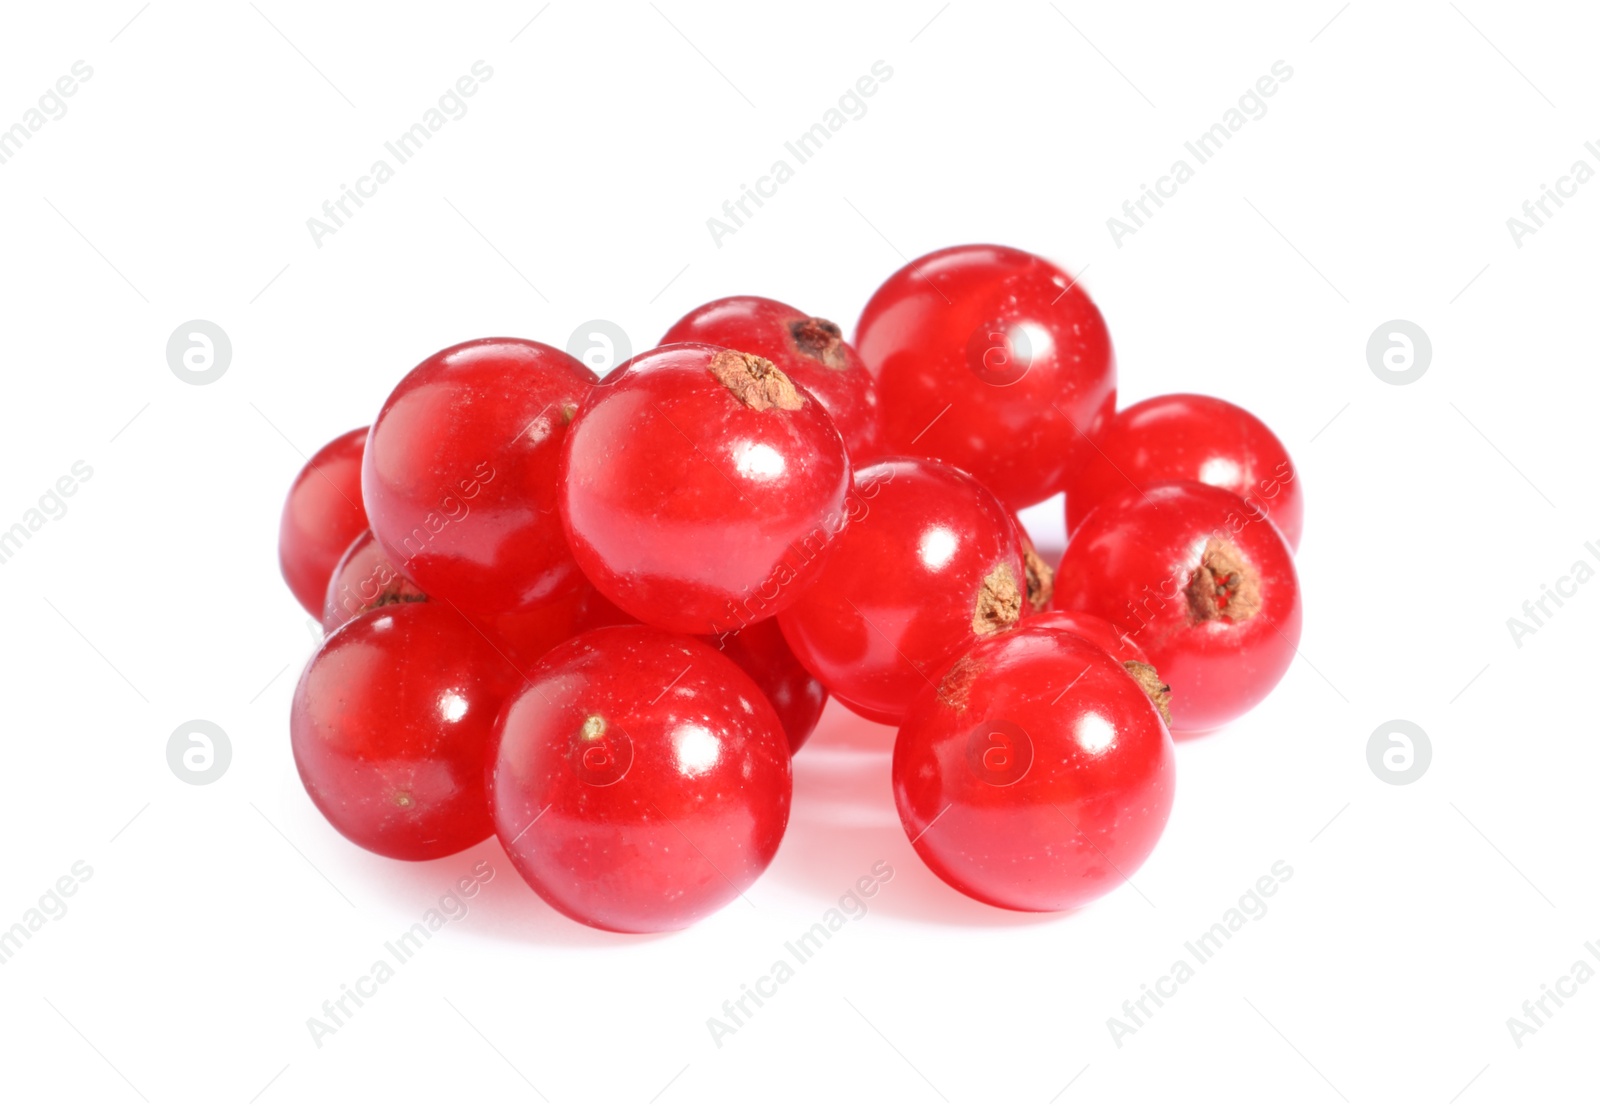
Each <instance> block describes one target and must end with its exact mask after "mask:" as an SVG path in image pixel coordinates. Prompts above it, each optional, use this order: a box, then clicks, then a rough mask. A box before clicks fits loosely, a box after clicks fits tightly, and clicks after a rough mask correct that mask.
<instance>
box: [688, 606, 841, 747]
mask: <svg viewBox="0 0 1600 1106" xmlns="http://www.w3.org/2000/svg"><path fill="white" fill-rule="evenodd" d="M708 640H709V641H710V643H711V644H712V645H713V646H716V647H717V648H719V649H721V650H722V655H723V656H725V657H727V658H728V659H729V660H731V661H732V662H733V663H734V664H736V665H738V666H739V667H740V668H742V669H743V670H744V673H745V675H747V676H749V677H750V678H751V679H752V680H754V681H755V682H756V686H757V687H759V688H760V689H761V690H762V691H763V692H764V693H765V694H766V696H767V702H769V703H771V704H772V709H773V710H775V711H777V712H778V721H780V722H782V723H783V732H784V734H785V736H787V737H788V739H789V751H790V752H791V753H798V752H799V751H800V746H802V745H804V744H805V743H806V738H808V737H810V736H811V732H812V731H813V730H815V729H816V728H817V721H818V720H819V719H820V718H821V717H822V708H823V707H825V706H827V705H828V690H827V688H825V687H823V686H822V684H821V682H819V681H818V680H817V678H816V677H815V676H813V675H812V674H811V673H809V672H807V671H806V670H805V666H804V665H802V664H801V663H800V662H799V661H798V660H796V659H795V655H794V651H793V650H791V649H790V648H789V643H788V642H786V641H784V640H783V632H782V631H781V630H779V629H778V622H777V620H776V619H772V618H768V619H763V620H762V621H760V622H755V623H752V624H750V625H749V626H746V627H745V628H744V629H742V630H740V631H739V632H738V633H736V634H728V635H727V636H725V637H721V638H711V639H708Z"/></svg>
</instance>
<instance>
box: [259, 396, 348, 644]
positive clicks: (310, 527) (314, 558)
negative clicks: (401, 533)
mask: <svg viewBox="0 0 1600 1106" xmlns="http://www.w3.org/2000/svg"><path fill="white" fill-rule="evenodd" d="M366 444H367V430H366V427H362V428H361V429H360V430H352V431H350V432H349V433H348V434H341V435H339V436H338V437H337V438H335V439H333V441H331V442H329V443H328V444H327V445H325V446H323V447H322V448H321V449H319V450H317V452H316V454H315V455H313V456H312V458H311V460H309V461H307V462H306V467H305V468H303V469H301V470H300V473H299V475H297V476H296V477H295V478H294V483H293V484H291V485H289V498H288V499H287V500H286V501H285V502H284V504H283V518H282V520H281V521H280V522H279V524H278V564H279V565H280V567H281V568H282V569H283V578H284V581H285V582H287V583H288V585H289V590H290V591H292V592H293V593H294V597H295V598H296V599H297V600H299V602H300V605H301V606H302V607H304V608H305V609H306V611H307V612H308V613H310V614H312V615H315V616H317V617H321V615H322V600H323V596H324V595H325V594H326V592H327V590H328V578H329V577H330V576H332V575H333V569H334V566H335V565H337V564H338V563H339V558H340V557H342V556H343V555H344V551H345V550H346V549H348V548H349V547H350V543H351V542H352V541H354V540H355V539H356V535H358V534H360V533H361V531H363V530H365V529H366V528H367V512H366V511H365V510H364V509H363V508H362V505H361V453H362V450H363V449H364V448H365V446H366Z"/></svg>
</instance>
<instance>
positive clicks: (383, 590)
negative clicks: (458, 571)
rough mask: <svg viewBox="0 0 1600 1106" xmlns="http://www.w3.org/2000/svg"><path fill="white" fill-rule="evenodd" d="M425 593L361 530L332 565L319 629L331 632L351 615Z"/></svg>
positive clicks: (408, 600)
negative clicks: (335, 563) (336, 563)
mask: <svg viewBox="0 0 1600 1106" xmlns="http://www.w3.org/2000/svg"><path fill="white" fill-rule="evenodd" d="M427 598H428V596H427V594H426V593H425V592H424V591H423V590H422V589H421V588H419V587H417V585H416V584H414V583H412V582H411V581H410V580H407V579H406V578H405V576H403V575H402V574H401V573H400V570H399V569H397V568H395V567H394V562H393V561H391V560H389V555H388V554H387V553H385V552H384V551H383V549H382V548H381V547H380V546H379V545H378V543H377V542H376V541H375V540H374V539H373V537H372V531H371V530H363V531H361V533H360V535H359V536H358V537H357V538H356V540H355V541H353V542H351V543H350V548H349V549H347V550H345V554H344V556H343V557H341V558H339V563H338V565H336V566H335V567H334V570H333V575H332V576H331V577H330V578H329V580H328V593H327V596H326V598H325V599H324V600H323V604H322V629H323V630H324V632H326V633H332V632H333V631H335V630H337V629H338V628H339V627H340V626H343V625H344V624H345V623H346V622H349V621H350V620H351V619H352V618H356V617H358V616H360V615H363V614H365V613H366V612H368V611H370V610H376V609H377V608H378V607H383V606H387V605H388V604H390V603H416V602H421V601H423V600H425V599H427Z"/></svg>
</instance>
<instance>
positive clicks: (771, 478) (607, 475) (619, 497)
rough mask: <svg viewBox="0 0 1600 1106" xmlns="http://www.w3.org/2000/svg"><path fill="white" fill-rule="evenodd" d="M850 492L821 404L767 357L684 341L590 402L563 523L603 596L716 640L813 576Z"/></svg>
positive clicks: (565, 459)
mask: <svg viewBox="0 0 1600 1106" xmlns="http://www.w3.org/2000/svg"><path fill="white" fill-rule="evenodd" d="M849 487H850V462H849V459H848V458H847V457H846V455H845V448H844V442H843V441H842V440H841V439H840V437H839V432H838V431H837V430H836V429H835V428H834V426H833V421H832V420H831V419H829V418H828V414H827V412H826V411H824V410H823V409H822V406H821V404H819V403H818V402H817V401H816V400H815V399H813V398H811V397H810V396H808V395H806V393H805V392H804V391H802V390H801V389H799V388H797V387H795V385H794V384H793V382H791V381H790V380H789V378H788V376H786V375H785V374H784V372H783V371H782V370H781V369H779V368H777V367H776V366H774V365H773V364H772V362H770V361H767V360H765V359H764V358H761V357H757V356H754V355H752V354H746V353H736V352H733V351H731V350H724V349H718V348H717V347H715V346H708V345H702V344H696V343H685V344H682V345H675V346H662V347H660V348H658V349H654V350H650V351H649V352H647V353H643V354H640V355H639V356H638V357H635V358H633V359H632V360H631V361H629V362H627V363H626V364H624V365H622V366H621V367H620V368H618V369H617V370H616V371H615V372H613V373H611V374H610V375H609V376H607V377H606V379H605V381H604V382H603V383H602V384H601V385H600V386H599V387H597V388H595V390H594V391H593V393H592V394H591V395H590V397H589V400H588V402H587V403H586V404H585V405H584V407H583V409H582V410H581V411H580V412H579V413H578V417H577V418H576V419H575V420H573V423H572V426H571V428H570V429H569V431H568V433H567V439H566V446H565V450H564V452H563V454H562V461H561V495H560V502H561V518H562V522H563V523H564V524H565V526H566V529H567V534H568V536H569V538H570V539H571V543H572V551H573V553H574V554H575V555H576V556H577V559H578V563H579V564H580V565H582V566H583V571H584V573H585V574H586V575H587V576H588V577H589V579H590V580H592V581H593V582H594V585H595V587H597V588H599V589H600V591H601V593H602V594H603V595H605V597H606V598H607V599H609V600H611V601H612V602H613V603H615V604H616V605H617V606H619V607H621V608H622V609H623V610H624V611H627V612H628V613H629V614H631V615H633V616H634V617H635V618H638V619H641V620H642V621H644V622H648V623H650V624H652V625H655V626H661V627H663V628H665V629H670V630H677V631H680V632H682V633H691V634H715V633H721V632H724V631H726V630H731V629H737V628H739V627H740V626H743V625H745V624H747V623H750V622H753V621H756V620H759V619H761V618H765V617H768V616H770V615H772V614H775V613H777V612H778V611H780V610H782V609H783V608H784V607H786V606H788V605H789V604H790V603H792V602H794V600H795V599H796V598H797V597H798V596H799V594H800V592H801V591H802V590H803V589H804V588H805V587H806V585H807V584H809V583H810V582H811V581H812V580H813V579H815V578H816V575H817V573H818V571H819V570H820V569H821V568H822V566H823V563H824V561H825V559H826V556H825V555H826V554H827V553H828V552H829V550H830V547H831V546H832V545H833V544H834V541H835V537H836V535H837V534H838V533H839V531H840V530H842V529H843V527H844V524H845V516H844V501H845V494H846V492H847V491H848V490H849Z"/></svg>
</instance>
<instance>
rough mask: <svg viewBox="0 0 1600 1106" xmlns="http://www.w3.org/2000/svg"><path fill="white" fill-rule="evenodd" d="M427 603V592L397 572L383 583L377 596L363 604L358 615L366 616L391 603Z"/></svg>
mask: <svg viewBox="0 0 1600 1106" xmlns="http://www.w3.org/2000/svg"><path fill="white" fill-rule="evenodd" d="M427 601H428V593H427V592H425V591H423V590H422V589H421V588H419V587H417V585H415V584H413V583H412V582H411V581H410V580H407V579H406V578H405V577H404V576H402V575H400V574H399V573H398V572H396V573H395V574H394V575H393V576H392V577H391V578H390V579H388V580H385V581H384V582H383V585H382V586H381V587H380V588H379V589H378V593H377V594H376V595H374V596H373V597H372V598H371V599H368V600H367V601H366V602H365V603H363V604H361V609H360V610H359V611H357V612H356V613H357V614H366V613H367V612H368V611H375V610H377V609H378V608H379V607H387V606H389V605H390V604H391V603H426V602H427Z"/></svg>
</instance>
